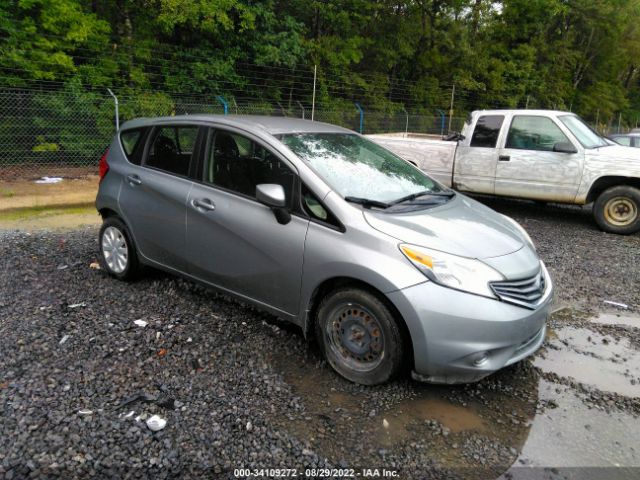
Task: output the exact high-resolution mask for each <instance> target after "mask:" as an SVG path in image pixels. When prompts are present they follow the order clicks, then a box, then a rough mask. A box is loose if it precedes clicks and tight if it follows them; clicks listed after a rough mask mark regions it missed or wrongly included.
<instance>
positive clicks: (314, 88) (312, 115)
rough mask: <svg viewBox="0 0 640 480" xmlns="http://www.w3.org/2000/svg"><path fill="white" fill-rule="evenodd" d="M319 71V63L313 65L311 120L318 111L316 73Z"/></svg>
mask: <svg viewBox="0 0 640 480" xmlns="http://www.w3.org/2000/svg"><path fill="white" fill-rule="evenodd" d="M317 73H318V65H314V66H313V97H312V98H311V121H312V122H313V119H314V118H315V113H316V75H317Z"/></svg>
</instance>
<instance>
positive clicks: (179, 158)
mask: <svg viewBox="0 0 640 480" xmlns="http://www.w3.org/2000/svg"><path fill="white" fill-rule="evenodd" d="M197 135H198V127H196V126H167V127H160V128H158V129H157V130H156V132H155V135H154V138H153V142H152V143H151V146H150V148H149V154H148V156H147V161H146V162H145V165H147V166H148V167H154V168H157V169H160V170H164V171H165V172H169V173H174V174H176V175H182V176H184V177H186V176H187V175H188V174H189V162H190V161H191V155H192V153H193V147H194V145H195V139H196V136H197Z"/></svg>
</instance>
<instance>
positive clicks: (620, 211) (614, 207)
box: [604, 197, 638, 227]
mask: <svg viewBox="0 0 640 480" xmlns="http://www.w3.org/2000/svg"><path fill="white" fill-rule="evenodd" d="M604 216H605V219H606V220H607V222H609V223H611V224H612V225H617V226H619V227H624V226H627V225H631V224H632V223H633V222H635V221H636V219H637V218H638V207H637V205H636V203H635V202H634V201H633V200H631V199H630V198H627V197H614V198H612V199H610V200H609V201H608V202H607V203H606V204H605V206H604Z"/></svg>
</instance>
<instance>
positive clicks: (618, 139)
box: [614, 137, 631, 147]
mask: <svg viewBox="0 0 640 480" xmlns="http://www.w3.org/2000/svg"><path fill="white" fill-rule="evenodd" d="M614 140H615V141H616V142H617V143H619V144H620V145H624V146H625V147H630V146H631V137H615V138H614Z"/></svg>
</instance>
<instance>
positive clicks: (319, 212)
mask: <svg viewBox="0 0 640 480" xmlns="http://www.w3.org/2000/svg"><path fill="white" fill-rule="evenodd" d="M300 191H301V194H302V195H301V197H302V209H303V210H304V212H305V213H306V214H307V215H308V216H309V217H310V218H311V219H312V220H317V221H319V222H320V223H324V224H327V225H329V226H332V227H335V228H338V229H341V228H343V227H342V225H341V223H340V222H339V221H338V219H337V218H336V217H335V215H333V213H331V212H330V211H329V210H327V209H326V208H325V207H324V205H322V203H321V202H320V200H318V198H317V197H316V196H315V195H314V194H313V192H311V190H309V188H308V187H307V186H306V185H302V186H301V190H300Z"/></svg>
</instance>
